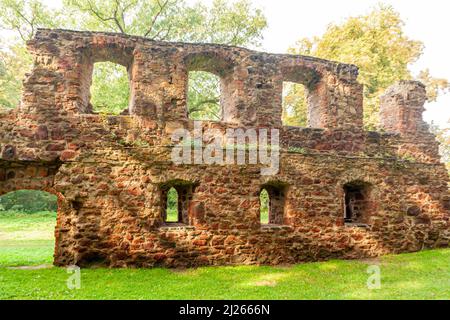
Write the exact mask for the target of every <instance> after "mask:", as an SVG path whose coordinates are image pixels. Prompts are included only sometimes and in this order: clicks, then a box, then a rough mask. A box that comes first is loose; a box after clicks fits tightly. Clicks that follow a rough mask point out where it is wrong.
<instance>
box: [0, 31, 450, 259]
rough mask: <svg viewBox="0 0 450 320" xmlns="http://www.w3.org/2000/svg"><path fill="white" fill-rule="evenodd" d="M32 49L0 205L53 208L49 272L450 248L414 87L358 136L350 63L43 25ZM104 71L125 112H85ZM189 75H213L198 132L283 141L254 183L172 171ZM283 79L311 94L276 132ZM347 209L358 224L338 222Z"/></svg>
mask: <svg viewBox="0 0 450 320" xmlns="http://www.w3.org/2000/svg"><path fill="white" fill-rule="evenodd" d="M28 48H29V51H30V52H31V53H32V54H33V55H34V67H33V70H32V71H31V72H30V74H28V75H27V77H26V79H25V81H24V92H23V98H22V102H21V104H20V106H19V108H18V109H16V110H13V111H11V112H7V113H2V114H0V120H1V121H0V195H1V194H5V193H7V192H11V191H14V190H19V189H36V190H44V191H48V192H51V193H54V194H56V195H57V196H58V204H59V206H58V218H57V225H56V229H55V235H56V246H55V256H54V257H55V260H54V263H55V265H59V266H63V265H69V264H78V265H80V266H90V265H105V266H112V267H126V266H138V267H152V266H166V267H191V266H199V265H229V264H282V263H297V262H302V261H318V260H326V259H331V258H343V259H353V258H363V257H375V256H379V255H383V254H387V253H399V252H410V251H417V250H421V249H424V248H435V247H448V245H449V240H450V231H449V227H450V220H449V210H450V196H449V193H448V188H447V183H448V181H449V178H448V174H447V171H446V169H445V167H444V165H443V164H442V163H440V157H439V155H438V143H437V142H436V140H435V138H434V136H433V135H432V134H431V133H430V132H429V130H428V126H427V125H426V123H425V122H424V121H423V120H422V112H423V110H424V108H423V105H424V102H425V88H424V87H423V85H422V84H420V83H417V82H413V81H402V82H399V83H397V84H395V85H394V86H392V87H391V88H390V89H388V90H387V92H386V93H385V95H384V96H383V98H382V100H381V112H380V117H381V128H380V131H379V132H369V131H364V130H363V120H362V112H363V109H362V103H363V101H362V86H361V85H360V84H359V83H358V82H357V76H358V69H357V67H356V66H353V65H347V64H341V63H336V62H331V61H326V60H321V59H317V58H312V57H305V56H297V55H278V54H268V53H261V52H255V51H251V50H247V49H243V48H238V47H230V46H221V45H214V44H188V43H169V42H156V41H151V40H148V39H145V38H141V37H131V36H124V35H119V34H112V33H97V32H75V31H68V30H48V29H40V30H39V31H38V32H37V34H36V36H35V38H34V39H33V40H32V41H30V42H29V43H28ZM100 61H111V62H114V63H119V64H121V65H124V66H126V67H127V69H128V71H129V76H130V88H131V99H130V105H129V107H128V109H127V111H126V112H125V113H124V114H123V115H120V116H104V115H98V114H94V113H93V112H92V106H91V105H90V103H89V95H90V94H89V87H90V84H91V76H92V70H93V64H94V63H95V62H100ZM189 71H207V72H211V73H214V74H216V75H218V76H219V77H220V78H221V91H222V100H221V105H222V121H220V122H208V121H205V122H203V127H204V128H205V129H206V128H216V129H218V130H221V131H225V130H226V129H227V128H261V127H264V128H275V129H279V130H280V142H281V152H280V171H279V173H278V174H276V175H274V176H264V175H261V172H260V170H261V165H259V164H256V165H250V164H248V165H237V164H236V165H206V164H196V165H194V164H192V165H175V164H174V163H173V162H172V161H171V157H170V154H171V149H172V147H173V146H172V144H171V140H170V137H171V133H172V132H173V131H174V130H175V129H176V128H180V127H183V128H187V129H192V128H193V121H192V120H189V119H188V115H187V108H186V92H187V78H188V72H189ZM283 81H291V82H298V83H301V84H303V85H305V87H306V88H307V91H308V118H309V127H307V128H298V127H287V126H283V125H282V123H281V110H282V108H281V99H282V95H281V93H282V82H283ZM172 185H173V186H175V187H177V188H179V190H185V194H186V196H185V198H183V200H182V206H183V212H182V215H183V219H182V222H183V223H179V224H173V223H172V224H169V223H164V215H165V194H164V192H165V190H167V188H168V187H170V186H172ZM264 187H265V188H266V189H268V190H269V191H270V192H269V193H271V194H274V195H275V196H274V197H276V199H275V200H273V201H274V202H273V203H272V204H271V208H272V210H276V212H275V211H274V212H272V213H271V214H272V216H274V217H273V219H272V221H271V222H272V223H270V224H267V225H261V223H260V217H259V216H260V214H259V206H260V203H259V193H260V191H261V189H262V188H264ZM358 188H360V189H358ZM345 190H350V191H345ZM346 192H347V193H346ZM351 197H353V198H354V199H353V200H346V199H349V198H351ZM350 201H353V202H350ZM351 206H354V208H353V207H352V209H349V208H350V207H351ZM348 210H354V212H355V215H354V218H355V217H356V218H357V216H359V215H362V216H363V219H359V218H358V219H357V220H355V221H351V219H350V220H348V219H344V217H345V214H346V213H345V212H346V211H348ZM275 213H276V215H275ZM356 218H355V219H356Z"/></svg>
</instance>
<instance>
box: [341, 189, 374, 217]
mask: <svg viewBox="0 0 450 320" xmlns="http://www.w3.org/2000/svg"><path fill="white" fill-rule="evenodd" d="M370 191H371V187H370V185H369V184H367V183H364V182H360V181H356V182H351V183H347V184H345V185H344V203H345V205H344V221H345V222H346V223H361V224H367V223H368V220H369V217H370V215H371V212H372V211H373V209H374V204H373V202H372V201H371V197H370Z"/></svg>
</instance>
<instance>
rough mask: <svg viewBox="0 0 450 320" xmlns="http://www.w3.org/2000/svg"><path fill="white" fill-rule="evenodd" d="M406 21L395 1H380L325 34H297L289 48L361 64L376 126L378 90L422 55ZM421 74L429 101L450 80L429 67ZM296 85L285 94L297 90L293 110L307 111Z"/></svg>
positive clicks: (404, 74) (406, 74)
mask: <svg viewBox="0 0 450 320" xmlns="http://www.w3.org/2000/svg"><path fill="white" fill-rule="evenodd" d="M403 27H404V23H403V21H402V19H401V17H400V15H399V13H397V12H396V11H395V10H394V9H393V8H392V7H391V6H385V5H379V6H377V7H375V8H374V10H372V12H370V13H369V14H367V15H361V16H357V17H350V18H348V19H347V20H346V21H345V22H344V23H342V24H330V25H329V26H328V28H327V30H326V31H325V33H324V34H323V35H322V36H321V37H314V38H312V39H309V38H304V39H301V40H299V41H298V42H297V44H296V45H295V46H294V47H292V48H290V49H289V52H290V53H295V54H304V55H311V56H315V57H319V58H324V59H329V60H335V61H340V62H344V63H350V64H355V65H357V66H358V67H359V68H360V74H359V78H358V80H359V82H361V83H362V84H363V85H364V121H365V125H366V127H367V128H368V129H375V128H376V127H377V125H378V110H379V97H380V95H381V94H382V93H383V92H384V90H385V89H386V88H387V87H389V86H390V85H392V84H393V83H394V82H396V81H397V80H401V79H412V78H413V75H412V74H411V72H410V71H409V70H408V66H409V65H410V64H411V63H413V62H415V61H416V60H417V59H418V58H419V57H420V56H421V55H422V51H423V43H422V42H420V41H417V40H412V39H410V38H408V37H407V36H406V35H405V33H404V31H403ZM417 78H418V79H419V80H422V81H423V82H424V83H425V84H426V85H427V91H428V98H429V100H430V101H433V100H435V99H436V98H437V96H438V95H439V94H440V93H442V92H445V91H448V90H449V83H448V81H447V80H445V79H436V78H433V77H432V76H431V75H430V73H429V71H428V70H424V71H422V72H421V73H420V74H419V75H418V77H417ZM297 86H298V85H297ZM293 88H294V89H291V90H290V92H288V94H287V97H288V98H289V99H288V101H289V100H294V98H293V96H294V97H295V96H297V98H295V100H296V101H297V102H296V103H295V104H294V107H293V108H294V109H295V113H294V115H295V114H305V113H306V112H305V110H306V103H305V100H304V99H303V96H302V95H301V94H300V95H299V94H298V93H297V92H295V90H296V89H295V86H294V87H293ZM285 108H286V105H285ZM286 114H288V116H289V115H292V114H293V113H292V112H291V113H288V112H287V113H286ZM285 120H288V121H290V122H291V123H295V124H296V125H305V121H304V119H303V118H295V117H294V119H292V116H291V118H290V119H289V118H288V119H285Z"/></svg>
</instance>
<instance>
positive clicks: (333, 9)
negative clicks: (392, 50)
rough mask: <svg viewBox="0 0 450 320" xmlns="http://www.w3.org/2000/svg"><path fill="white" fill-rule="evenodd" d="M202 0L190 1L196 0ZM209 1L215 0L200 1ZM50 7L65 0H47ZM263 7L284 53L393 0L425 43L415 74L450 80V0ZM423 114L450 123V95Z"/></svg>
mask: <svg viewBox="0 0 450 320" xmlns="http://www.w3.org/2000/svg"><path fill="white" fill-rule="evenodd" d="M195 1H197V0H188V2H195ZM201 1H202V2H205V3H210V2H211V1H212V0H201ZM45 2H46V3H47V4H49V5H50V6H55V5H57V4H59V3H60V2H61V1H60V0H45ZM252 2H253V3H254V4H255V6H257V7H260V8H262V9H263V11H264V14H265V15H266V17H267V20H268V24H269V25H268V28H267V29H266V31H265V32H264V40H263V48H262V49H263V50H264V51H268V52H274V53H285V52H286V50H287V48H288V47H289V46H292V45H293V44H294V43H295V42H296V41H297V40H298V39H300V38H303V37H312V36H315V35H316V36H320V35H321V34H323V33H324V31H325V30H326V27H327V25H328V24H329V23H331V22H341V21H344V20H345V18H346V17H349V16H355V15H360V14H364V13H367V12H369V11H370V9H371V8H373V7H374V6H375V5H376V4H377V3H387V4H390V5H392V6H393V7H394V8H395V9H396V10H397V11H398V12H400V15H401V17H402V18H403V20H404V21H405V23H406V25H405V31H406V33H407V35H408V36H409V37H411V38H412V39H415V40H420V41H422V42H424V44H425V50H424V54H423V56H422V57H421V58H420V60H419V61H417V62H416V63H414V65H411V66H410V69H411V71H412V72H413V74H414V75H416V74H418V72H419V71H420V70H422V69H425V68H429V69H430V71H431V74H432V75H433V76H435V77H443V78H447V79H450V62H449V61H450V43H449V38H448V35H447V32H448V31H449V30H450V19H449V17H448V14H449V12H450V1H448V0H427V1H411V0H383V1H379V0H339V1H337V0H252ZM426 109H427V111H426V112H425V114H424V118H425V120H426V121H427V122H431V121H433V122H434V123H435V124H438V125H439V126H440V127H449V126H450V124H449V123H448V121H449V120H450V94H447V95H445V96H441V97H440V98H439V99H438V101H437V102H434V103H427V105H426Z"/></svg>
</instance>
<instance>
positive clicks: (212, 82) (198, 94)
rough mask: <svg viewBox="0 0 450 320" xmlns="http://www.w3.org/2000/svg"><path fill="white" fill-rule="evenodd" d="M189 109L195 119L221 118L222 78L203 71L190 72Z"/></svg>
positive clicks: (190, 114) (190, 115)
mask: <svg viewBox="0 0 450 320" xmlns="http://www.w3.org/2000/svg"><path fill="white" fill-rule="evenodd" d="M188 85H189V89H188V111H189V117H190V118H191V119H193V120H215V121H218V120H221V111H220V78H219V77H217V76H216V75H214V74H211V73H209V72H203V71H192V72H189V84H188Z"/></svg>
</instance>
